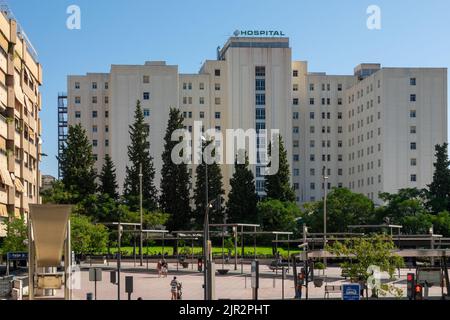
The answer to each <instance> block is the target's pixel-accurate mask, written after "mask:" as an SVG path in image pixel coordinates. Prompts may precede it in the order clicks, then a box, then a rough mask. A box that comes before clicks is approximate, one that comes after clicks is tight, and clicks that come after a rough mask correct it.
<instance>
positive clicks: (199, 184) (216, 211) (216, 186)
mask: <svg viewBox="0 0 450 320" xmlns="http://www.w3.org/2000/svg"><path fill="white" fill-rule="evenodd" d="M209 143H211V142H209ZM209 143H208V144H209ZM204 147H206V146H204ZM213 155H214V154H213ZM206 166H208V201H209V202H210V203H211V202H212V201H213V200H215V201H214V203H213V205H212V208H210V210H209V221H210V223H223V219H224V212H223V211H224V210H223V201H224V199H223V196H224V194H225V191H224V190H223V184H222V172H221V170H220V166H219V165H218V164H217V163H216V162H214V163H213V164H208V165H207V164H206V163H205V161H204V159H203V157H202V163H201V164H199V165H198V166H197V169H196V175H197V179H196V181H195V190H194V202H195V207H196V210H195V220H196V223H197V225H198V226H203V221H204V217H205V208H206V194H205V191H206Z"/></svg>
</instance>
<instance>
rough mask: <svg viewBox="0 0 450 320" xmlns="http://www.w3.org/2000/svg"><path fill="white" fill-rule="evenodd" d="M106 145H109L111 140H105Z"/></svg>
mask: <svg viewBox="0 0 450 320" xmlns="http://www.w3.org/2000/svg"><path fill="white" fill-rule="evenodd" d="M105 147H109V140H108V139H106V140H105Z"/></svg>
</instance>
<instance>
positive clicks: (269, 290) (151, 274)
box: [73, 263, 441, 300]
mask: <svg viewBox="0 0 450 320" xmlns="http://www.w3.org/2000/svg"><path fill="white" fill-rule="evenodd" d="M93 267H99V265H93ZM149 267H153V269H151V268H150V269H149V270H148V271H147V270H146V264H145V263H144V266H143V267H138V266H137V267H136V268H134V263H123V264H122V268H123V270H124V271H123V272H121V299H123V300H126V299H128V295H127V294H126V293H125V277H126V276H133V277H134V293H133V294H132V297H131V298H132V299H133V300H136V299H137V298H138V297H141V298H142V299H144V300H170V298H171V293H170V281H171V280H172V279H173V277H174V276H176V277H177V279H178V280H179V281H181V282H182V284H183V299H184V300H202V299H203V289H202V284H203V273H199V272H195V270H194V271H193V270H192V269H191V265H190V266H189V268H188V269H186V270H184V271H183V269H182V268H181V267H180V266H179V271H178V272H177V271H176V264H170V265H169V269H170V270H169V275H168V277H167V278H159V277H158V274H157V272H156V270H154V267H155V266H154V264H153V265H152V266H150V265H149ZM195 267H196V266H195ZM88 268H89V265H82V271H81V272H80V274H81V277H80V279H81V280H80V289H77V290H74V291H73V298H74V299H75V300H86V295H87V293H94V282H90V281H89V272H88ZM104 268H109V269H104V271H103V273H102V281H101V282H98V284H97V299H98V300H116V299H117V286H116V285H114V284H111V283H110V272H109V271H110V270H113V269H114V268H115V264H112V263H111V264H110V265H109V267H107V266H104ZM217 268H221V265H219V266H217ZM226 268H227V269H230V273H229V274H228V275H226V276H219V275H217V276H216V299H232V300H235V299H236V300H240V299H251V298H252V289H251V278H250V266H249V265H244V266H243V271H244V274H241V273H240V272H241V265H238V270H237V271H234V270H233V269H234V266H233V265H229V266H227V267H226ZM260 272H261V278H260V290H259V298H260V299H262V300H274V299H282V298H283V280H282V276H281V272H278V275H276V273H275V272H272V271H270V270H269V269H268V267H267V266H261V271H260ZM408 272H410V270H408V269H403V270H401V273H400V278H399V277H398V275H397V280H395V281H393V282H389V283H392V284H394V285H395V286H396V287H398V288H401V289H403V290H404V295H405V294H406V290H405V289H406V280H405V279H406V274H407V273H408ZM291 273H292V270H291ZM291 273H290V274H289V273H288V274H287V276H286V278H285V280H284V298H285V299H292V298H293V297H294V281H293V278H292V274H291ZM340 273H341V270H340V268H328V269H327V272H326V283H327V284H328V285H342V284H343V283H347V282H348V280H345V279H343V278H342V277H341V276H340ZM320 276H322V275H320ZM383 278H386V279H383V282H385V281H387V275H383ZM324 290H325V289H324V286H322V287H320V288H315V287H314V284H313V283H310V285H309V298H310V299H323V298H324V293H325V291H324ZM440 294H441V289H440V288H438V287H433V288H430V297H431V296H433V297H439V296H440ZM330 298H335V299H339V298H340V295H339V294H331V295H330Z"/></svg>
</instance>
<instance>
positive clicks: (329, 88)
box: [327, 83, 331, 91]
mask: <svg viewBox="0 0 450 320" xmlns="http://www.w3.org/2000/svg"><path fill="white" fill-rule="evenodd" d="M327 91H331V85H330V84H329V83H328V84H327Z"/></svg>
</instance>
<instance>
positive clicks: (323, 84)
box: [322, 83, 325, 91]
mask: <svg viewBox="0 0 450 320" xmlns="http://www.w3.org/2000/svg"><path fill="white" fill-rule="evenodd" d="M322 91H325V83H322Z"/></svg>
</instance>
